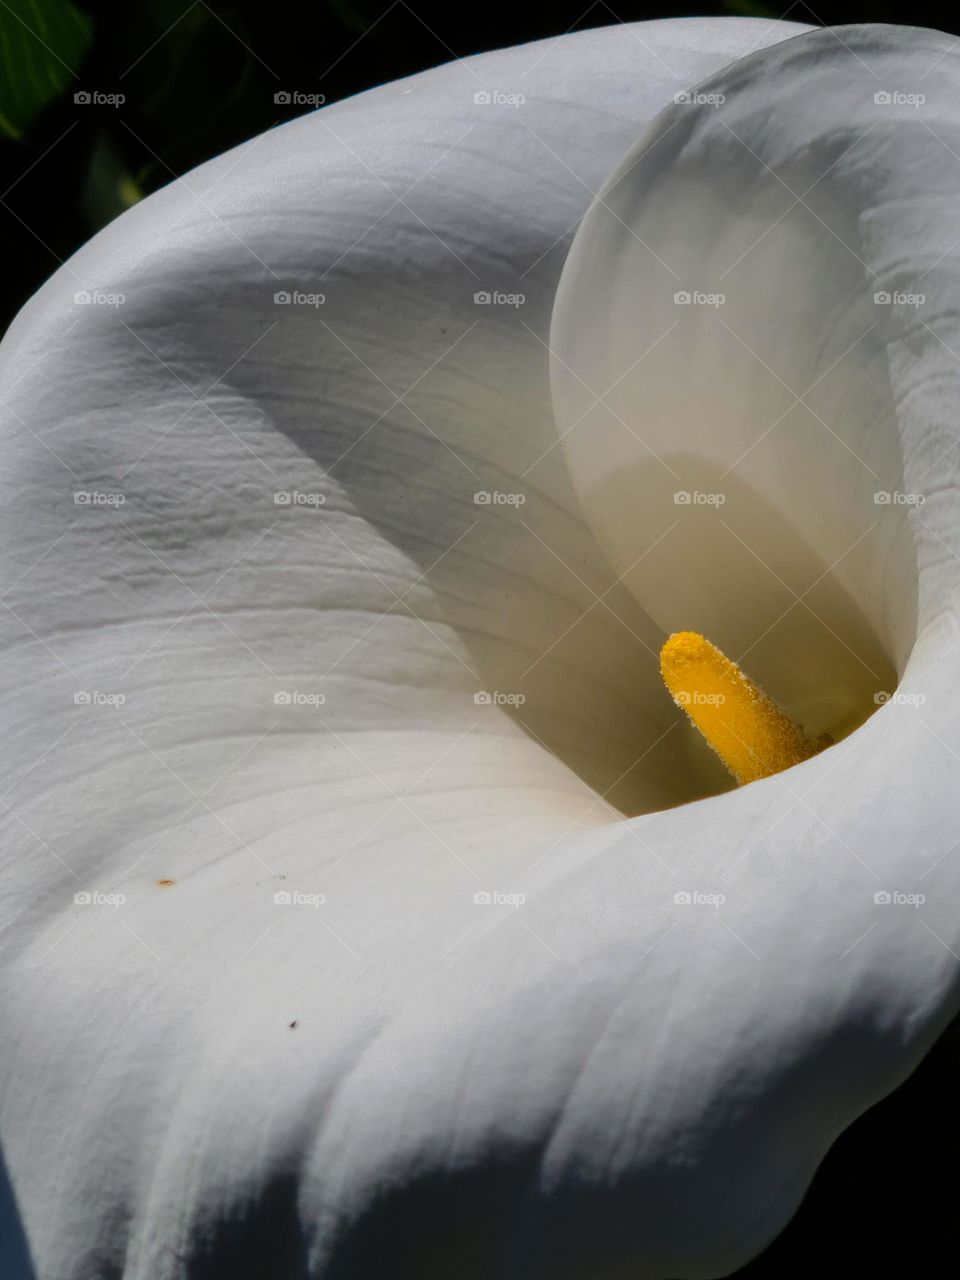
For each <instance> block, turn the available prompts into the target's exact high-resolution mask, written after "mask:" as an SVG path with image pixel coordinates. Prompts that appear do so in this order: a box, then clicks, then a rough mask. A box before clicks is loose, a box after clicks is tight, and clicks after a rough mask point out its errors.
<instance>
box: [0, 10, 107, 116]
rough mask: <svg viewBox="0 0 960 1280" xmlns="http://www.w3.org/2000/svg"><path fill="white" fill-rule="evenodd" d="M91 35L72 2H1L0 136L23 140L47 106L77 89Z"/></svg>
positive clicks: (90, 27)
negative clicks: (70, 90)
mask: <svg viewBox="0 0 960 1280" xmlns="http://www.w3.org/2000/svg"><path fill="white" fill-rule="evenodd" d="M92 30H93V23H92V22H91V20H90V18H88V17H87V15H86V14H85V13H81V12H80V10H79V9H77V8H75V7H74V6H73V5H72V4H71V3H70V0H0V131H2V132H3V133H5V134H7V136H8V137H11V138H21V137H22V136H23V133H24V130H25V129H26V128H27V126H28V125H29V124H30V121H31V120H32V119H33V118H34V116H35V115H36V114H37V113H38V112H39V111H40V110H41V109H42V108H43V107H45V106H46V104H47V103H48V102H50V101H52V99H54V98H57V97H59V96H60V94H61V93H63V91H64V90H65V89H66V88H67V87H68V85H71V84H74V85H76V84H77V83H78V80H77V74H78V72H79V69H80V64H81V63H82V61H83V58H84V56H85V54H86V52H87V50H88V48H89V47H90V39H91V35H92Z"/></svg>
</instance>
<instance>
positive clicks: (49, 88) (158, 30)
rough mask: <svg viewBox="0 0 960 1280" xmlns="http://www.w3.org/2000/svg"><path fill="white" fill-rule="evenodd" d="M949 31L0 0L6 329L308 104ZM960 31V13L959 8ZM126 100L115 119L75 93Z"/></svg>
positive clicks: (519, 7) (801, 17)
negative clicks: (638, 52) (548, 44)
mask: <svg viewBox="0 0 960 1280" xmlns="http://www.w3.org/2000/svg"><path fill="white" fill-rule="evenodd" d="M723 13H736V14H753V15H757V16H771V17H789V18H791V19H792V20H794V21H798V22H809V23H813V24H817V23H820V24H831V25H835V24H837V23H844V22H910V23H914V24H916V25H921V26H922V25H926V26H940V27H941V28H943V23H944V21H945V20H947V10H946V9H943V8H941V7H938V6H934V5H931V4H923V3H919V4H907V3H906V2H905V0H894V2H890V3H883V0H865V2H863V3H857V2H856V0H851V2H850V3H825V2H824V3H820V0H817V7H816V9H814V8H812V7H811V6H810V5H809V4H806V3H802V2H800V3H794V4H790V3H785V2H784V0H780V3H779V4H778V5H776V6H774V5H768V4H765V3H762V2H760V0H680V3H670V0H666V2H661V3H657V2H656V0H654V2H652V3H651V2H649V0H648V2H647V3H644V2H643V0H639V2H633V3H631V2H629V0H616V3H615V4H614V5H613V6H612V7H611V6H610V5H608V4H606V3H604V0H596V2H595V3H590V0H553V3H551V4H539V3H538V4H535V5H534V4H527V3H524V0H510V2H503V0H483V2H482V3H473V4H469V3H468V4H457V5H452V4H449V3H437V2H436V0H414V3H412V4H408V3H407V0H314V2H313V3H309V2H304V0H298V2H294V0H233V3H229V4H221V3H218V2H217V0H211V2H210V3H207V2H206V0H125V3H122V4H120V5H117V4H112V5H111V4H104V3H102V2H101V0H78V3H77V4H76V5H75V6H74V5H73V4H71V3H70V0H0V229H2V231H0V234H2V235H3V245H4V249H5V253H4V268H5V269H4V272H3V276H2V283H0V332H2V331H3V330H4V329H5V328H6V326H7V324H8V323H9V321H10V320H11V319H12V317H13V316H14V315H15V314H16V312H17V310H18V309H19V308H20V306H21V305H22V304H23V302H24V301H25V300H26V299H27V298H28V297H29V296H30V295H31V293H33V292H34V290H35V289H36V288H37V286H38V285H40V284H41V283H42V281H43V280H45V279H46V277H47V276H48V275H50V274H51V272H52V271H53V270H54V269H55V268H56V266H57V265H58V263H59V262H60V261H62V260H63V259H64V258H66V257H68V256H69V255H70V254H71V253H72V252H73V251H74V250H75V249H76V248H77V247H78V246H79V245H81V244H82V243H83V242H84V241H85V240H87V239H88V238H89V237H90V235H91V233H92V232H93V231H96V230H97V229H98V228H99V227H101V226H103V225H104V223H106V222H109V221H110V219H111V218H113V217H115V216H116V215H117V214H118V213H120V212H122V211H123V209H124V208H125V207H126V206H127V205H128V204H130V203H132V202H133V201H135V200H136V199H138V198H139V197H140V196H142V195H145V194H147V193H148V192H150V191H153V190H155V189H156V188H157V187H159V186H163V185H164V184H165V183H167V182H169V181H170V180H171V179H172V178H173V177H175V176H177V175H179V174H181V173H184V172H186V171H187V170H188V169H191V168H193V167H194V166H195V165H197V164H199V163H200V162H201V161H203V160H206V159H208V158H209V157H211V156H214V155H217V154H219V153H220V152H222V151H225V150H226V149H227V148H229V147H232V146H233V145H234V144H236V143H238V142H241V141H243V140H244V139H245V138H249V137H252V136H254V135H255V134H258V133H261V132H263V130H265V129H269V128H270V127H271V126H272V125H274V124H277V123H278V122H279V121H282V120H285V119H288V118H290V116H292V115H296V114H299V113H300V112H302V111H303V110H304V108H297V107H285V106H282V105H280V106H278V105H277V104H276V103H275V102H274V94H275V93H276V92H277V91H278V90H283V89H287V90H291V89H296V90H299V91H301V92H316V93H322V94H324V95H325V97H326V100H327V101H328V102H334V101H336V100H337V99H339V98H343V97H347V96H348V95H350V94H353V93H357V92H359V91H360V90H362V89H367V88H370V87H372V86H373V85H377V84H382V83H383V82H385V81H387V80H394V79H397V78H398V77H400V76H404V75H407V74H409V73H411V72H414V71H421V70H423V69H425V68H427V67H431V66H436V65H437V64H439V63H442V62H446V61H449V60H450V59H451V58H453V57H454V56H461V57H462V56H465V55H467V54H471V53H478V52H480V51H482V50H485V49H496V48H500V47H502V46H503V45H509V44H519V43H521V42H523V41H525V40H536V39H540V38H542V37H545V36H556V35H558V34H560V33H561V32H565V31H575V30H578V29H582V28H585V27H596V26H604V25H609V24H614V23H617V22H621V21H623V22H629V21H635V20H637V19H642V18H662V17H675V16H682V15H689V14H723ZM949 20H950V21H951V22H952V23H953V26H952V27H946V28H945V29H946V30H958V31H960V11H954V12H952V13H951V14H950V19H949ZM92 89H96V90H99V91H100V92H101V93H123V94H124V95H125V97H126V101H125V102H124V104H123V106H122V108H119V109H118V108H116V107H112V106H106V105H102V106H101V105H95V104H90V105H78V104H76V103H75V102H74V100H73V97H74V94H75V93H76V92H77V91H82V90H92Z"/></svg>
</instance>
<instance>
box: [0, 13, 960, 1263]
mask: <svg viewBox="0 0 960 1280" xmlns="http://www.w3.org/2000/svg"><path fill="white" fill-rule="evenodd" d="M725 13H726V14H730V13H733V14H750V15H756V16H762V17H789V18H791V19H793V20H794V21H798V22H809V23H813V24H822V25H827V24H829V25H834V24H837V23H847V22H900V23H904V22H906V23H912V24H915V25H918V26H931V27H939V28H940V29H942V30H948V31H960V10H957V11H954V12H952V13H950V14H949V15H948V12H947V10H946V9H941V8H940V7H939V6H934V5H931V4H909V5H908V4H906V3H903V2H902V0H901V2H898V3H879V2H878V0H871V2H869V3H855V2H852V0H851V2H850V3H836V4H834V3H823V4H820V3H818V4H817V7H816V9H814V8H812V7H811V6H810V5H808V4H805V3H796V4H789V5H781V6H777V7H774V6H768V5H765V4H761V3H755V2H754V0H720V2H717V3H714V2H711V0H686V2H685V3H684V2H681V3H678V4H671V3H642V2H641V3H628V2H627V0H618V2H617V3H616V4H615V5H614V7H613V8H611V7H610V6H609V5H607V4H606V3H604V2H603V0H596V3H593V4H590V3H589V0H576V2H575V3H569V2H568V0H554V2H553V3H552V4H550V5H543V6H542V7H541V6H540V5H537V6H533V5H529V6H528V5H525V4H523V3H522V0H521V2H520V3H518V2H517V0H513V2H512V3H500V2H499V0H483V2H482V3H475V4H468V5H457V6H454V5H450V4H440V3H433V2H432V0H416V3H415V7H413V6H411V5H408V4H407V3H406V2H405V0H317V2H316V3H292V2H291V0H253V2H249V3H248V2H244V0H235V2H234V3H231V4H220V3H216V2H215V0H214V2H212V3H209V4H207V3H205V0H193V2H191V0H128V2H127V4H126V5H124V6H123V7H122V8H120V7H115V6H110V5H106V4H102V3H97V0H86V2H85V3H83V4H82V5H78V6H77V7H75V8H74V7H72V6H71V5H70V4H69V2H68V0H0V193H2V194H0V228H2V235H3V248H4V255H3V262H4V271H3V274H2V277H0V332H2V330H3V329H5V328H6V326H7V324H8V323H9V321H10V319H11V318H12V317H13V316H14V315H15V314H16V312H17V310H18V309H19V308H20V306H21V305H22V304H23V302H25V301H26V299H27V298H28V297H29V296H30V294H31V293H32V292H33V291H34V290H35V289H36V288H37V287H38V286H39V285H40V284H41V283H42V282H43V281H44V280H45V279H46V278H47V276H49V275H50V274H51V273H52V272H53V271H54V270H55V269H56V267H57V265H58V263H59V262H60V261H62V260H63V259H64V258H66V257H68V256H69V255H70V254H71V253H72V252H73V251H74V250H75V249H76V248H78V247H79V246H80V245H81V244H82V243H83V242H84V241H85V240H87V239H88V238H89V236H90V235H91V234H92V233H93V232H94V231H95V230H97V229H98V228H99V227H101V226H103V225H104V224H105V223H106V222H109V221H110V219H111V218H113V217H115V216H117V214H119V213H121V212H122V211H123V209H124V208H126V207H128V206H129V205H130V204H132V203H134V202H135V201H136V200H137V199H139V198H141V197H142V196H143V195H146V194H147V193H149V192H150V191H153V190H155V189H156V188H157V187H159V186H163V185H164V184H166V183H167V182H169V181H171V180H172V179H173V178H174V177H176V176H177V175H179V174H181V173H184V172H186V171H187V170H189V169H191V168H193V166H195V165H197V164H199V163H200V162H201V161H203V160H206V159H208V158H209V157H211V156H214V155H217V154H218V153H219V152H221V151H224V150H226V149H227V148H229V147H232V146H233V145H234V144H236V143H238V142H241V141H242V140H243V139H245V138H249V137H251V136H253V135H255V134H257V133H261V132H262V131H263V130H265V129H269V128H271V127H272V126H273V125H275V124H277V123H279V122H281V121H283V120H286V119H289V118H290V117H291V116H292V115H295V114H298V113H299V112H300V111H302V110H303V108H295V107H288V106H284V105H278V104H277V103H275V101H274V95H275V93H277V92H278V91H280V90H293V89H296V90H299V91H301V92H305V93H322V94H323V95H325V97H326V100H327V101H328V102H333V101H336V100H337V99H339V98H343V97H346V96H348V95H350V94H353V93H357V92H359V91H360V90H363V89H367V88H370V87H372V86H373V85H377V84H381V83H383V82H384V81H387V80H393V79H396V78H397V77H399V76H403V75H407V74H409V73H411V72H414V71H420V70H423V69H424V68H427V67H431V66H435V65H437V64H439V63H442V62H446V61H448V60H450V59H451V58H453V57H454V56H460V57H463V56H465V55H467V54H471V53H478V52H481V51H483V50H486V49H495V48H499V47H501V46H503V45H509V44H518V43H521V42H523V41H526V40H535V39H539V38H541V37H544V36H556V35H558V34H560V33H562V32H565V31H575V30H578V29H583V28H586V27H596V26H605V25H609V24H613V23H617V22H621V21H624V22H629V21H635V20H638V19H644V18H662V17H677V16H684V15H690V14H725ZM945 24H949V25H945ZM93 89H96V90H99V91H100V92H101V93H123V94H124V95H125V98H126V101H125V102H124V104H123V106H122V107H121V108H117V107H112V106H107V105H95V104H78V103H76V102H75V101H74V94H75V93H77V92H80V91H84V90H93ZM958 1095H960V1034H958V1032H957V1031H955V1030H954V1031H952V1032H951V1033H949V1034H948V1036H947V1037H946V1038H945V1039H944V1040H943V1041H941V1043H940V1045H938V1046H937V1048H936V1049H935V1050H934V1051H933V1053H932V1054H931V1055H930V1056H929V1057H928V1059H927V1061H926V1062H925V1063H924V1064H923V1066H922V1067H921V1068H920V1069H919V1071H917V1072H916V1073H915V1075H914V1076H913V1077H912V1078H911V1079H910V1081H908V1083H907V1084H906V1085H905V1086H904V1087H903V1088H902V1089H901V1090H899V1091H898V1092H897V1093H896V1094H894V1095H893V1096H892V1097H891V1098H889V1099H887V1100H886V1101H885V1102H883V1103H882V1104H880V1105H879V1106H878V1107H875V1108H874V1109H873V1110H872V1111H870V1112H869V1113H868V1114H867V1115H866V1116H864V1117H863V1118H862V1119H861V1120H860V1121H858V1122H857V1123H856V1124H855V1125H853V1126H852V1128H851V1129H849V1130H848V1131H847V1132H846V1133H845V1134H844V1135H843V1136H842V1137H841V1138H840V1140H839V1141H838V1142H837V1143H836V1145H835V1146H834V1148H833V1150H832V1151H831V1152H830V1154H829V1156H828V1157H827V1159H826V1161H825V1163H824V1165H823V1167H822V1169H821V1170H820V1173H819V1174H818V1176H817V1178H816V1180H815V1182H814V1185H813V1188H812V1190H811V1191H810V1193H809V1195H808V1197H807V1199H806V1201H805V1203H804V1205H803V1207H802V1208H801V1210H800V1213H799V1214H798V1215H797V1217H796V1218H795V1219H794V1221H793V1222H792V1223H791V1224H790V1226H789V1227H788V1228H787V1230H786V1231H785V1232H784V1233H783V1234H782V1235H781V1236H780V1238H779V1239H778V1240H777V1241H776V1242H775V1243H774V1244H773V1245H772V1246H771V1248H770V1249H769V1250H768V1251H767V1252H766V1253H765V1254H764V1255H763V1256H762V1257H761V1258H759V1259H757V1260H756V1261H755V1262H754V1263H752V1264H751V1265H750V1266H749V1267H747V1268H745V1269H744V1270H743V1271H741V1272H739V1273H738V1275H739V1276H740V1277H741V1280H774V1278H776V1280H783V1277H790V1276H793V1275H797V1276H804V1277H809V1276H810V1275H819V1274H822V1273H823V1272H827V1273H828V1274H832V1273H833V1272H837V1273H838V1274H840V1275H843V1276H857V1277H860V1276H863V1277H876V1276H910V1277H913V1276H918V1277H919V1276H925V1277H938V1276H941V1275H944V1276H946V1275H948V1274H955V1273H956V1265H957V1258H958V1257H960V1214H958V1212H957V1204H956V1200H957V1196H956V1187H955V1183H956V1179H955V1178H954V1177H953V1176H952V1175H953V1170H952V1164H953V1160H954V1159H955V1158H956V1153H957V1152H958V1150H960V1142H958V1139H960V1105H958Z"/></svg>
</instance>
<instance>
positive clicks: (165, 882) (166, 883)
mask: <svg viewBox="0 0 960 1280" xmlns="http://www.w3.org/2000/svg"><path fill="white" fill-rule="evenodd" d="M176 883H177V882H176V880H158V881H157V885H158V886H159V888H161V889H169V888H170V886H171V885H174V884H176Z"/></svg>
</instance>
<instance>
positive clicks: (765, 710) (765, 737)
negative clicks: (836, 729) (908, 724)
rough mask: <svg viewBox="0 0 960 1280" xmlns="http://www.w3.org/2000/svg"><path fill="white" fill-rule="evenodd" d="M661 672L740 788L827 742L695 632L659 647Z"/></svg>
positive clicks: (811, 753) (677, 635) (679, 634)
mask: <svg viewBox="0 0 960 1280" xmlns="http://www.w3.org/2000/svg"><path fill="white" fill-rule="evenodd" d="M660 672H661V675H662V676H663V680H664V683H665V684H666V686H667V689H668V691H669V693H670V696H671V697H672V698H673V700H674V702H675V703H676V704H677V706H678V707H681V708H682V709H683V710H684V711H685V712H686V713H687V715H688V716H689V717H690V719H691V721H692V722H693V724H694V725H696V727H697V729H698V730H699V731H700V733H701V734H702V735H703V737H704V738H705V739H706V741H707V743H708V745H709V746H710V747H712V748H713V750H714V751H715V752H716V753H717V755H718V756H719V757H720V759H721V760H722V761H723V763H724V765H725V766H726V768H727V769H728V770H729V771H730V773H731V774H733V776H734V778H735V779H736V781H737V782H738V783H740V785H741V786H742V785H743V784H744V783H746V782H756V781H757V780H758V779H760V778H766V777H769V776H770V775H771V774H773V773H779V772H780V771H781V770H783V769H789V768H790V767H791V765H795V764H800V762H801V761H803V760H808V759H809V758H810V757H811V756H814V755H816V754H817V752H818V751H820V750H822V749H823V747H825V746H828V745H829V742H830V740H829V739H828V738H820V739H818V740H817V741H816V742H814V741H812V740H811V739H810V738H808V737H807V735H806V734H805V733H804V731H803V729H802V727H801V726H800V725H798V724H797V723H796V722H795V721H793V720H791V719H790V717H789V716H788V715H786V714H785V712H783V711H781V710H780V708H779V707H778V706H777V704H776V703H775V702H774V701H773V700H772V699H771V698H769V697H768V696H767V695H766V694H765V693H764V692H763V690H762V689H761V688H760V687H759V685H756V684H754V682H753V681H752V680H751V679H750V678H749V676H747V675H745V674H744V673H743V672H742V671H741V670H740V668H739V667H738V666H737V664H736V663H735V662H732V661H731V660H730V659H729V658H728V657H727V656H726V655H725V654H723V653H721V652H720V650H719V649H718V648H717V647H716V645H714V644H711V643H710V641H709V640H706V639H705V638H704V637H703V636H701V635H698V633H697V632H696V631H677V632H675V633H674V634H673V635H671V636H668V637H667V640H666V641H665V643H664V645H663V648H662V649H661V650H660Z"/></svg>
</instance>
